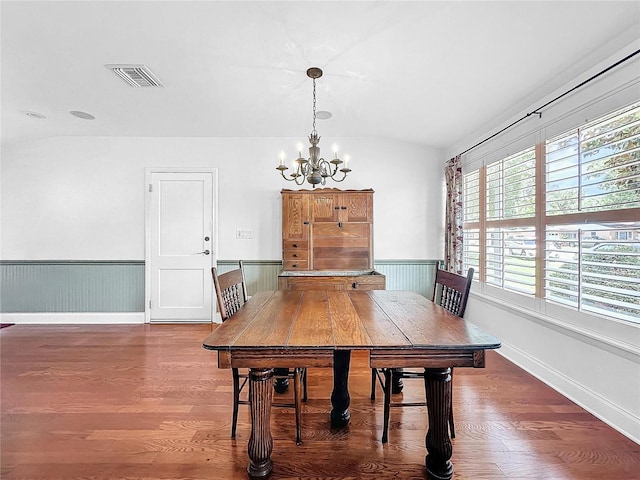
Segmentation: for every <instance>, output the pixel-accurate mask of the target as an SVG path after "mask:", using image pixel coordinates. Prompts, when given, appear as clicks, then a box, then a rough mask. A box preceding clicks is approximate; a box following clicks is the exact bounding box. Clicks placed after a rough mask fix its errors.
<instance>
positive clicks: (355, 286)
mask: <svg viewBox="0 0 640 480" xmlns="http://www.w3.org/2000/svg"><path fill="white" fill-rule="evenodd" d="M351 286H352V287H353V289H354V290H355V289H356V288H358V282H353V285H351Z"/></svg>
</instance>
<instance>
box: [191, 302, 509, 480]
mask: <svg viewBox="0 0 640 480" xmlns="http://www.w3.org/2000/svg"><path fill="white" fill-rule="evenodd" d="M203 347H204V348H205V349H208V350H214V351H217V360H218V367H219V368H248V369H249V398H250V414H251V434H250V437H249V441H248V448H247V450H248V457H249V464H248V467H247V472H248V476H249V477H250V478H265V477H267V476H269V474H270V473H271V471H272V469H273V462H272V460H271V453H272V451H273V437H272V435H271V426H270V421H271V420H270V419H271V403H272V400H273V370H274V368H275V367H288V368H303V367H305V368H313V367H327V368H333V391H332V394H331V406H332V409H331V414H330V415H331V424H332V426H333V427H338V428H340V427H344V426H346V425H347V424H348V422H349V420H350V411H349V405H350V396H349V390H348V376H349V366H350V358H351V352H352V351H356V350H364V351H368V352H369V363H370V366H371V367H372V368H424V369H425V394H426V402H427V415H428V429H427V432H426V439H425V444H426V450H427V455H426V460H425V463H426V475H427V477H428V478H432V479H445V480H448V479H450V478H452V476H453V465H452V463H451V456H452V453H453V449H452V444H451V438H450V436H449V428H448V418H449V411H450V408H451V388H452V387H451V369H452V368H454V367H455V368H459V367H474V368H483V367H484V365H485V351H486V350H488V349H496V348H499V347H500V341H499V340H498V339H497V338H495V337H494V336H492V335H490V334H488V333H486V332H484V331H482V330H481V329H480V328H478V327H476V326H475V325H473V324H472V323H470V322H468V321H465V320H464V319H462V318H460V317H457V316H455V315H453V314H451V313H450V312H448V311H447V310H446V309H445V308H443V307H441V306H440V305H437V304H436V303H434V302H432V301H431V300H429V299H428V298H426V297H424V296H422V295H420V294H418V293H416V292H412V291H404V290H368V291H365V290H326V291H325V290H276V291H260V292H257V293H256V294H254V295H253V296H252V297H251V298H250V299H249V300H248V301H247V302H246V303H245V304H244V305H243V306H242V307H241V308H240V309H239V310H238V312H236V313H235V314H234V315H233V316H232V317H231V318H229V319H228V320H227V321H225V322H224V323H222V324H221V325H218V326H216V328H215V330H213V331H212V333H211V334H210V335H208V336H207V337H206V338H205V339H204V341H203ZM298 383H300V382H298ZM297 388H300V387H299V385H298V387H297Z"/></svg>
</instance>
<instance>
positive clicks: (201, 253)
mask: <svg viewBox="0 0 640 480" xmlns="http://www.w3.org/2000/svg"><path fill="white" fill-rule="evenodd" d="M210 253H211V252H210V251H209V250H205V251H204V252H198V253H197V254H196V255H209V254H210Z"/></svg>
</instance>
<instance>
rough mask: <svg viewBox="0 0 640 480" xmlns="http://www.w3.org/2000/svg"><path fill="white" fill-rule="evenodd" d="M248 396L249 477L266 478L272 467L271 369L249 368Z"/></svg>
mask: <svg viewBox="0 0 640 480" xmlns="http://www.w3.org/2000/svg"><path fill="white" fill-rule="evenodd" d="M249 398H250V402H251V404H250V409H251V436H250V437H249V447H248V452H249V466H248V467H247V472H248V473H249V476H250V477H251V478H266V477H267V476H268V475H269V474H270V473H271V469H272V468H273V463H272V461H271V451H272V450H273V437H272V436H271V402H272V401H273V369H272V368H252V369H250V370H249Z"/></svg>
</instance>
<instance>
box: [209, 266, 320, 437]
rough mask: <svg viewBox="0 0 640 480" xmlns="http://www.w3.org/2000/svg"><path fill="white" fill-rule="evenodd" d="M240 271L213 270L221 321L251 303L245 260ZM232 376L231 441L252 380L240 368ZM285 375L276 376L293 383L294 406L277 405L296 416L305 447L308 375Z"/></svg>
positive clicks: (289, 372)
mask: <svg viewBox="0 0 640 480" xmlns="http://www.w3.org/2000/svg"><path fill="white" fill-rule="evenodd" d="M238 265H239V268H237V269H235V270H231V271H229V272H225V273H221V274H218V271H217V270H216V267H213V268H211V275H212V276H213V285H214V288H215V292H216V298H217V301H218V310H219V312H220V316H221V317H222V321H223V322H225V321H228V320H230V319H231V318H232V317H233V315H234V314H235V313H236V312H237V311H238V310H239V309H240V307H242V305H244V303H245V302H246V301H247V299H248V295H247V285H246V283H245V280H244V266H243V263H242V260H240V261H239V262H238ZM231 371H232V374H233V421H232V423H231V438H236V425H237V423H238V406H239V405H249V400H248V399H241V397H240V394H241V393H242V391H243V389H244V387H245V385H246V384H247V381H248V380H249V372H248V370H247V369H243V370H242V371H241V370H240V369H238V368H232V369H231ZM279 371H284V372H286V373H282V374H281V375H274V377H276V378H286V379H293V384H294V389H293V395H294V403H282V402H274V403H273V405H274V406H277V407H291V408H294V409H295V412H296V444H298V445H300V444H301V443H302V435H301V428H300V425H301V423H302V404H301V402H300V400H301V399H300V382H302V386H303V388H304V393H303V394H302V401H304V402H306V401H307V378H306V377H307V371H306V369H304V368H294V369H292V370H288V369H279Z"/></svg>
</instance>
